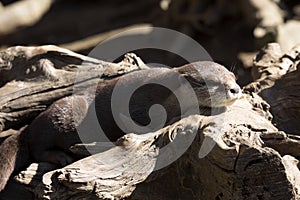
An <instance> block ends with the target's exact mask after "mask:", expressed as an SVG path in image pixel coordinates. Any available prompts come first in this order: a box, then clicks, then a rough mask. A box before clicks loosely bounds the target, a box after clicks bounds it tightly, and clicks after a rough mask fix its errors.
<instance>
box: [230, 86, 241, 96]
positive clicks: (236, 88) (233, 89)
mask: <svg viewBox="0 0 300 200" xmlns="http://www.w3.org/2000/svg"><path fill="white" fill-rule="evenodd" d="M229 91H230V93H232V94H234V95H237V94H239V93H240V87H237V86H236V87H233V88H231V89H230V90H229Z"/></svg>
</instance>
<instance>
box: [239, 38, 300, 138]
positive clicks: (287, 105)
mask: <svg viewBox="0 0 300 200" xmlns="http://www.w3.org/2000/svg"><path fill="white" fill-rule="evenodd" d="M299 63H300V46H299V45H298V46H295V47H294V48H292V49H291V50H290V51H289V52H287V53H283V52H282V51H281V49H280V46H279V45H278V44H277V43H272V44H268V45H267V46H266V47H265V48H264V49H262V50H261V52H260V53H259V54H258V55H257V57H256V59H255V61H254V68H253V78H254V79H256V80H255V81H254V82H253V83H251V84H249V85H248V86H246V87H245V89H244V90H245V91H247V92H256V93H258V94H259V95H260V96H261V97H262V98H263V99H264V100H265V101H266V102H267V103H268V104H269V105H270V112H271V113H272V115H273V117H274V119H273V122H274V124H276V126H277V127H278V128H279V129H281V130H283V131H286V132H287V133H291V134H297V135H299V134H300V124H299V120H300V100H299V99H300V90H299V81H300V79H299V76H300V70H299Z"/></svg>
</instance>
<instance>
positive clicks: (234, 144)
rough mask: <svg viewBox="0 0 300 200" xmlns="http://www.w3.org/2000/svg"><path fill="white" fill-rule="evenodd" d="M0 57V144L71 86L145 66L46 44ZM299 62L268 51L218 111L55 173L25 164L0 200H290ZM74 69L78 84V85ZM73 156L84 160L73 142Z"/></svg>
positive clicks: (129, 138) (134, 138) (296, 177)
mask: <svg viewBox="0 0 300 200" xmlns="http://www.w3.org/2000/svg"><path fill="white" fill-rule="evenodd" d="M0 58H1V66H0V67H1V69H0V70H1V71H0V76H1V79H0V80H1V86H2V87H1V88H0V91H1V100H0V106H1V107H0V112H1V117H0V120H1V126H0V128H1V131H2V133H1V135H2V137H3V138H5V137H7V135H9V134H13V133H14V132H15V131H14V129H19V128H21V127H22V126H24V125H26V124H28V123H30V121H31V120H32V119H33V118H34V117H35V116H36V115H37V114H38V113H40V112H42V111H43V110H45V108H46V107H47V106H48V105H49V104H51V102H53V101H55V100H56V99H59V98H62V97H64V96H67V95H71V94H72V92H73V90H72V87H73V84H74V83H75V84H83V85H85V86H86V85H89V84H95V82H96V81H101V80H103V79H106V78H110V77H113V76H118V75H122V74H123V73H127V72H130V71H132V70H138V69H142V68H145V67H146V66H145V65H144V64H143V62H142V61H141V60H140V59H139V58H138V57H136V56H135V55H132V54H128V55H126V56H125V58H124V60H123V61H122V62H121V63H118V64H113V63H107V62H104V61H99V60H96V59H92V58H88V57H85V56H82V55H79V54H75V53H73V52H71V51H68V50H65V49H61V48H57V47H54V46H43V47H13V48H10V49H7V50H5V51H3V52H1V54H0ZM299 58H300V54H299V51H296V50H292V51H291V52H289V53H287V54H284V53H282V52H281V51H280V48H279V46H278V45H277V44H270V45H268V46H267V47H266V48H265V49H263V50H262V51H261V52H260V53H259V54H258V55H257V57H256V58H255V60H254V67H253V75H254V79H255V80H254V82H253V83H251V84H249V85H247V86H246V87H244V96H243V98H241V99H240V100H238V101H236V102H235V103H234V104H233V105H231V106H230V107H229V108H228V109H227V111H226V112H224V113H222V114H219V115H215V116H201V115H193V116H189V117H187V118H184V119H181V120H180V121H178V122H175V123H174V124H172V125H170V126H167V127H165V128H163V129H161V130H158V131H156V132H153V133H148V134H145V135H136V134H134V133H131V134H127V135H125V136H124V137H122V138H120V139H119V140H118V142H117V143H116V146H114V147H112V148H111V149H109V150H108V151H105V152H100V153H97V152H99V150H98V144H97V143H93V144H88V149H90V150H92V151H94V152H95V154H94V155H92V156H89V157H86V158H84V159H82V160H79V161H77V162H75V163H72V164H71V165H68V166H66V167H64V168H62V169H56V167H55V166H53V165H51V164H49V163H32V164H31V165H30V166H29V167H28V168H27V169H26V170H25V171H23V172H21V173H20V174H18V175H17V176H15V177H13V178H12V179H11V182H10V183H9V185H8V187H7V189H6V190H5V191H4V192H2V193H0V199H124V198H126V199H149V200H150V199H151V200H152V199H165V200H168V199H298V198H300V197H299V191H300V172H299V169H298V158H299V155H300V153H299V152H300V151H299V150H300V137H299V136H298V133H299V125H298V124H297V123H295V122H296V121H297V120H298V119H299V109H297V108H299V106H300V105H299V99H297V97H299V95H300V93H299V78H298V77H299V67H298V63H299ZM83 61H84V62H83ZM99 69H100V70H99ZM78 70H83V71H84V72H86V73H85V75H86V76H83V77H82V80H81V81H77V82H76V71H78ZM95 71H97V73H95ZM297 74H298V76H297ZM291 85H292V86H293V87H292V88H291V87H290V86H291ZM79 86H80V85H79ZM274 97H276V98H274ZM281 102H286V104H285V103H281ZM270 105H271V106H270ZM283 108H284V109H285V110H284V114H282V113H281V111H282V110H280V109H283ZM281 114H282V115H281ZM272 116H273V117H272ZM298 121H299V120H298ZM275 125H276V126H275ZM285 131H286V132H285ZM287 133H289V134H287ZM183 147H184V148H183ZM72 150H73V151H74V152H77V153H78V154H83V155H84V154H85V149H84V148H83V145H80V144H79V145H75V146H74V147H73V148H72ZM181 154H182V155H181ZM168 161H170V162H169V164H168V165H166V166H164V165H163V164H164V163H166V162H168ZM171 161H173V162H171Z"/></svg>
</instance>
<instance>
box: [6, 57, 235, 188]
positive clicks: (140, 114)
mask: <svg viewBox="0 0 300 200" xmlns="http://www.w3.org/2000/svg"><path fill="white" fill-rule="evenodd" d="M164 84H165V85H167V87H166V86H165V85H164ZM128 88H129V89H128ZM130 88H131V89H133V93H132V95H131V97H130V99H129V103H128V104H126V102H125V105H121V104H122V103H123V100H124V101H125V98H124V99H123V96H122V94H123V95H125V96H126V95H127V94H126V93H127V92H131V90H130ZM190 89H192V90H191V91H189V90H190ZM116 90H118V92H115V91H116ZM122 92H123V93H122ZM115 93H117V96H115V95H116V94H115ZM174 93H175V94H177V96H176V95H174ZM192 93H193V94H192ZM118 95H119V96H118ZM178 95H179V98H178ZM240 96H241V89H240V87H239V85H238V84H237V83H236V79H235V76H234V74H233V73H232V72H230V71H228V70H227V69H226V68H225V67H224V66H222V65H220V64H217V63H215V62H210V61H200V62H195V63H190V64H187V65H184V66H181V67H178V68H172V69H167V68H151V69H144V70H140V71H135V72H131V73H128V74H125V75H123V76H120V77H117V78H113V79H111V80H107V81H104V82H101V83H99V84H98V85H97V87H96V89H95V91H94V90H93V88H88V89H87V90H84V91H79V92H77V93H75V94H74V95H72V96H68V97H64V98H62V99H60V100H57V101H56V102H54V103H53V104H52V105H50V106H49V107H48V109H47V110H45V111H44V112H42V113H41V114H40V115H38V116H37V117H36V118H35V119H34V120H33V121H32V123H31V124H30V125H28V126H27V127H25V128H24V129H22V130H20V131H19V133H17V134H15V135H13V136H11V137H9V138H7V139H6V140H5V141H4V142H3V143H2V144H1V146H0V159H1V166H0V178H1V179H0V191H1V190H3V189H4V188H5V185H6V183H7V181H8V179H9V178H10V176H11V175H12V174H13V173H16V172H19V171H20V170H21V169H23V168H25V167H26V165H29V164H30V163H31V162H50V163H54V164H57V165H59V166H65V165H67V164H69V163H71V162H73V161H75V160H76V159H79V157H76V155H73V154H72V152H71V151H70V150H69V149H70V147H71V146H73V145H74V144H78V143H82V142H83V143H88V142H93V141H95V140H99V138H100V140H102V139H103V138H104V139H103V141H116V140H117V139H118V138H120V137H121V136H123V135H124V134H126V133H130V132H133V133H145V132H147V131H155V130H157V129H158V128H160V127H161V126H164V125H167V124H170V123H172V122H174V121H176V120H178V119H180V118H181V117H183V116H185V115H189V114H198V112H199V110H198V111H197V108H205V109H204V110H206V108H214V107H215V108H226V106H228V105H230V104H231V103H233V102H234V101H235V100H236V99H238V98H239V97H240ZM114 98H115V99H117V104H114V102H113V99H114ZM157 104H158V105H161V106H162V107H163V108H164V110H163V111H162V112H161V109H158V111H157V112H152V114H153V115H152V119H151V116H149V113H150V111H149V109H151V106H153V105H157ZM181 104H184V105H181ZM127 105H128V107H129V110H130V113H129V115H128V113H126V112H125V111H124V112H123V110H122V107H125V108H126V107H127ZM195 106H197V107H195ZM114 107H120V108H121V109H119V110H117V116H116V115H114V112H115V111H114V110H113V109H114ZM190 108H192V109H190ZM200 110H201V109H200ZM148 111H149V113H148ZM164 115H165V116H164ZM153 116H154V118H153ZM162 116H163V118H161V117H162ZM156 117H157V118H158V119H159V120H157V124H156V125H157V126H152V127H151V126H150V128H149V127H148V129H137V128H136V127H144V126H146V125H148V124H149V123H151V121H152V120H154V121H155V118H156ZM116 118H119V119H116ZM127 118H130V119H132V120H133V121H134V123H135V125H137V126H126V120H128V119H127ZM161 119H162V120H163V121H164V123H163V124H160V120H161ZM90 120H94V121H96V122H97V123H99V124H100V127H101V129H102V132H103V133H105V135H103V134H102V135H101V136H99V130H98V129H97V128H96V130H93V128H94V127H91V126H89V121H90ZM122 120H123V121H124V120H125V123H124V124H123V125H125V126H123V127H122V124H121V126H120V123H118V121H119V122H120V121H121V122H122ZM79 130H83V132H84V135H82V134H79ZM103 136H104V137H103ZM107 138H108V139H107Z"/></svg>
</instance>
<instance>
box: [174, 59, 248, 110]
mask: <svg viewBox="0 0 300 200" xmlns="http://www.w3.org/2000/svg"><path fill="white" fill-rule="evenodd" d="M178 72H179V73H180V74H182V75H183V76H184V78H185V79H186V80H187V81H188V82H189V83H190V85H191V86H192V87H193V90H194V91H195V94H196V95H197V98H198V101H199V106H203V107H225V106H227V105H230V104H232V103H233V102H234V101H235V100H236V99H238V98H240V97H241V94H242V93H241V88H240V87H239V85H238V84H237V83H236V79H235V76H234V74H233V73H232V72H230V71H228V70H227V69H226V68H225V67H224V66H222V65H220V64H217V63H215V62H211V61H200V62H195V63H191V64H188V65H184V66H182V67H180V68H178Z"/></svg>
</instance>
